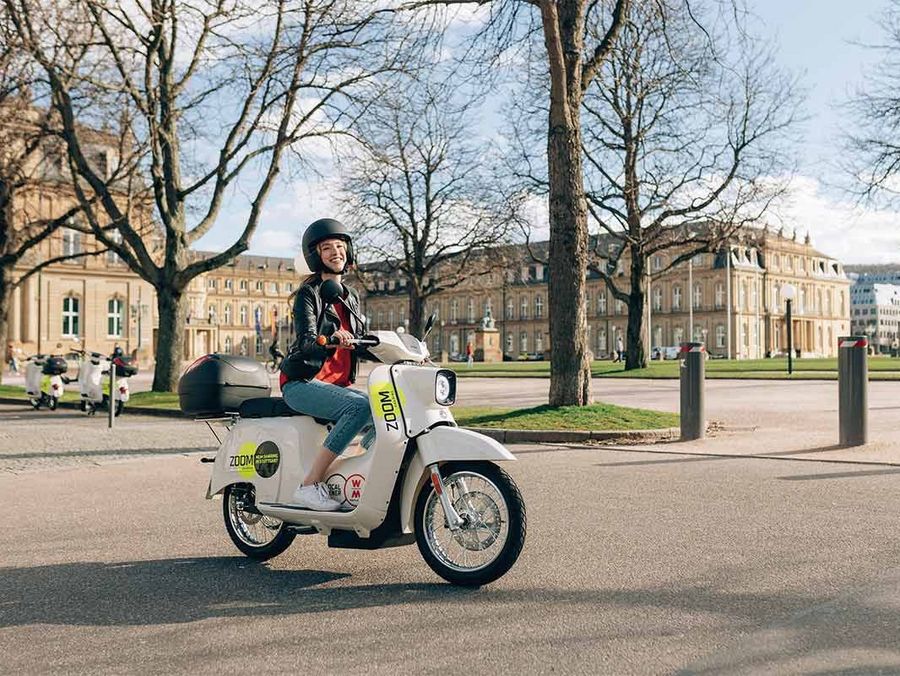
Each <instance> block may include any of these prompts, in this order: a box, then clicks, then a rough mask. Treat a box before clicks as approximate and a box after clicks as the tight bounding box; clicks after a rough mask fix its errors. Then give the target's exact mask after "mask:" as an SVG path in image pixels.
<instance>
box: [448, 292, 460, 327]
mask: <svg viewBox="0 0 900 676" xmlns="http://www.w3.org/2000/svg"><path fill="white" fill-rule="evenodd" d="M458 320H459V299H458V298H454V299H453V300H452V301H450V321H451V322H453V323H454V324H455V323H456V322H457V321H458Z"/></svg>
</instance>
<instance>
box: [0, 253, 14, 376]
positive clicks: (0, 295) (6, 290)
mask: <svg viewBox="0 0 900 676" xmlns="http://www.w3.org/2000/svg"><path fill="white" fill-rule="evenodd" d="M12 296H13V285H12V270H9V269H7V268H6V267H0V355H2V357H3V360H2V363H0V383H2V382H3V372H4V370H6V368H7V364H6V345H7V343H8V341H9V313H10V308H11V307H12Z"/></svg>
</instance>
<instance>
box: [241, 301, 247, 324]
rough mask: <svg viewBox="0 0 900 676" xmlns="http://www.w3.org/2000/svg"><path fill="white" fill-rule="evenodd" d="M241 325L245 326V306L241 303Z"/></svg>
mask: <svg viewBox="0 0 900 676" xmlns="http://www.w3.org/2000/svg"><path fill="white" fill-rule="evenodd" d="M241 326H247V306H246V305H241Z"/></svg>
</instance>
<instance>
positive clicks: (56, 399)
mask: <svg viewBox="0 0 900 676" xmlns="http://www.w3.org/2000/svg"><path fill="white" fill-rule="evenodd" d="M58 403H59V397H50V401H49V403H48V404H47V406H48V407H49V408H50V410H51V411H55V410H56V405H57V404H58Z"/></svg>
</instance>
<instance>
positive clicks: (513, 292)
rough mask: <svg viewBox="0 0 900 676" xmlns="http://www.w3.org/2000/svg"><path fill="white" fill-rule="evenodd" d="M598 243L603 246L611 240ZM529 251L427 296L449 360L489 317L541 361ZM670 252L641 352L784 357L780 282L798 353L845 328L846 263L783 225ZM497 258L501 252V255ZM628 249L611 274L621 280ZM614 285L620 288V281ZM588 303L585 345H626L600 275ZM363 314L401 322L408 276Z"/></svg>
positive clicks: (542, 317)
mask: <svg viewBox="0 0 900 676" xmlns="http://www.w3.org/2000/svg"><path fill="white" fill-rule="evenodd" d="M603 239H604V238H602V237H601V241H599V242H595V247H596V246H598V245H599V248H600V250H605V249H604V245H607V246H614V245H613V244H612V240H611V239H609V241H608V242H604V241H602V240H603ZM534 249H537V251H536V252H535V253H536V255H535V256H534V257H532V256H530V255H529V254H528V252H527V251H526V250H525V249H524V247H523V248H521V249H520V251H519V256H518V260H519V263H518V264H513V265H510V266H507V267H506V269H505V270H498V271H497V272H496V273H493V274H489V275H484V276H473V277H472V278H471V279H470V280H468V281H467V282H466V283H464V284H461V285H460V286H458V287H456V288H455V289H453V290H452V291H447V292H443V293H441V294H439V295H437V296H435V297H433V298H432V299H430V302H429V304H428V305H429V307H428V312H432V311H433V312H435V313H436V315H437V317H438V321H437V328H436V329H435V331H434V334H433V335H432V337H431V338H430V348H431V350H432V352H433V353H435V354H437V353H441V352H443V353H447V354H448V356H449V357H450V358H454V357H456V356H457V355H461V354H463V353H464V352H465V346H466V344H467V343H472V344H473V345H474V344H475V332H476V331H477V330H478V327H479V326H480V325H481V320H482V317H484V316H486V315H488V314H490V316H491V317H493V319H494V321H495V325H496V327H497V329H498V330H499V331H500V335H501V345H502V348H503V352H504V354H505V355H506V358H512V359H523V358H528V359H535V358H547V357H548V356H549V349H550V337H549V323H548V322H549V318H548V312H549V308H548V306H547V299H548V289H547V282H548V272H549V271H548V269H547V267H546V266H545V265H543V264H541V263H536V262H533V260H534V258H541V257H542V254H545V253H546V245H544V246H543V247H541V246H540V245H537V246H536V247H533V250H534ZM674 255H677V253H676V252H669V253H666V254H659V255H656V256H653V257H652V258H651V260H650V262H649V268H650V269H649V276H650V280H649V292H648V294H647V298H648V302H647V304H646V309H645V312H646V317H645V322H644V331H645V332H646V333H645V335H647V336H648V337H649V339H648V345H647V347H648V349H649V348H651V347H664V346H677V345H679V344H680V343H681V342H682V341H686V340H689V339H691V338H692V339H693V340H696V341H703V342H705V343H706V344H707V347H708V350H709V352H710V353H712V354H714V355H717V356H723V357H732V358H737V359H754V358H762V357H765V356H771V355H777V354H782V353H784V351H785V350H786V346H787V325H786V318H785V310H786V307H785V302H784V297H783V293H782V289H783V287H784V285H785V284H788V283H790V284H792V285H793V286H794V287H795V288H796V297H795V299H794V301H793V307H792V310H793V312H792V315H793V318H792V323H793V330H794V333H793V344H794V347H795V349H796V350H797V351H798V352H799V353H800V354H801V355H803V356H835V355H836V354H837V338H838V336H839V335H843V334H846V333H847V332H849V330H850V298H849V286H850V280H848V278H847V276H846V275H845V274H844V270H843V266H842V265H841V263H840V262H839V261H837V260H835V259H834V258H831V257H829V256H827V255H825V254H823V253H821V252H819V251H817V250H816V249H814V248H813V247H812V246H811V243H810V241H809V237H808V236H807V237H806V239H805V240H804V241H797V239H796V235H794V236H792V237H787V236H785V235H784V233H783V231H779V232H773V231H771V230H769V229H756V228H752V229H751V228H747V229H744V230H743V231H742V232H741V233H740V234H738V235H737V236H735V237H733V238H732V239H731V240H730V241H729V242H728V244H727V245H726V246H725V247H723V248H722V249H721V250H720V251H719V252H717V253H715V254H713V253H704V254H698V255H697V256H695V257H694V258H693V260H692V261H690V262H686V263H682V264H680V265H678V266H677V267H675V268H672V269H670V270H668V271H666V270H665V268H666V267H667V265H668V263H669V260H670V257H671V256H674ZM500 258H502V257H498V259H500ZM627 266H628V260H627V256H623V257H622V259H621V260H620V262H619V265H618V269H617V270H616V273H615V274H617V275H619V276H621V277H622V280H621V281H624V280H625V279H626V278H625V277H624V275H625V271H626V270H627V269H628V268H627ZM620 286H621V285H620ZM585 305H586V311H587V319H588V331H589V334H590V335H589V345H590V347H591V350H592V351H593V353H594V356H595V357H596V358H606V357H608V356H609V355H610V354H611V353H612V351H613V350H614V349H615V346H616V342H617V338H618V337H621V338H622V342H623V344H624V342H625V337H626V329H627V320H628V314H627V306H626V305H625V304H624V303H622V302H621V301H618V300H615V299H614V298H613V296H612V294H611V293H610V292H609V291H608V290H607V288H606V284H605V283H604V282H603V280H602V279H600V277H599V275H596V274H589V275H588V279H587V293H586V298H585ZM366 312H367V313H368V316H369V321H370V323H371V325H372V326H373V328H381V329H384V328H390V327H396V326H398V325H404V324H405V322H406V312H407V302H406V288H405V282H404V280H402V279H396V278H389V277H385V278H383V279H380V280H379V281H378V284H377V286H376V288H375V290H374V291H373V292H370V293H368V294H367V297H366Z"/></svg>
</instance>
